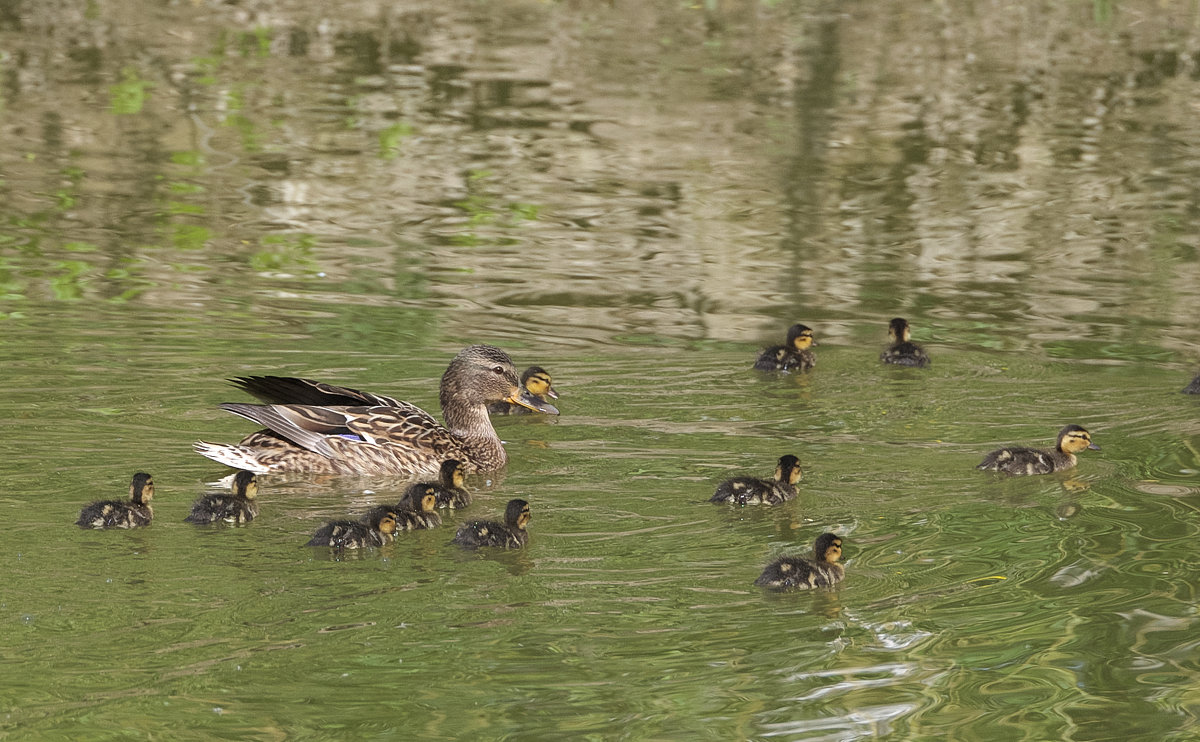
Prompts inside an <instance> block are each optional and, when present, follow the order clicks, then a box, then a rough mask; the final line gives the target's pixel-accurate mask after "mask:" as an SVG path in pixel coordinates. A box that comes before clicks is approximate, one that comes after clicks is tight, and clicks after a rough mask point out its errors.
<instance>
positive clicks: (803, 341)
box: [787, 325, 817, 350]
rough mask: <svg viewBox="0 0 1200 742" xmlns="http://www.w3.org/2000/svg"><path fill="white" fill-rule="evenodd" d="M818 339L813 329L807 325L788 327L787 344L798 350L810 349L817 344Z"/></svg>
mask: <svg viewBox="0 0 1200 742" xmlns="http://www.w3.org/2000/svg"><path fill="white" fill-rule="evenodd" d="M816 344H817V341H816V340H815V339H814V338H813V331H812V328H811V327H808V326H807V325H792V326H791V327H789V328H788V334H787V345H788V347H791V348H795V349H796V350H808V349H809V348H811V347H812V346H814V345H816Z"/></svg>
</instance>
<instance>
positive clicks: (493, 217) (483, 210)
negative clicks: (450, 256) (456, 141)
mask: <svg viewBox="0 0 1200 742" xmlns="http://www.w3.org/2000/svg"><path fill="white" fill-rule="evenodd" d="M493 175H494V173H492V172H491V171H490V170H472V171H470V172H469V173H468V174H467V196H466V197H465V198H463V199H460V200H458V201H456V202H455V203H454V206H455V207H456V208H458V209H460V210H462V211H464V212H465V213H466V214H467V226H468V227H469V228H470V229H471V230H472V231H467V232H462V233H460V234H456V235H454V237H453V238H452V242H453V243H454V244H456V245H468V246H470V245H483V244H512V243H513V242H515V239H513V238H504V239H501V238H492V239H485V238H483V237H482V236H481V235H479V234H478V233H477V232H475V231H473V230H474V229H476V228H479V227H487V226H494V227H500V228H502V229H508V228H512V227H515V226H517V225H519V224H520V223H521V222H524V221H534V220H536V219H537V218H538V215H539V213H541V207H540V206H538V205H536V204H529V203H521V202H518V201H510V202H508V203H497V201H498V200H499V199H497V198H496V197H495V196H493V195H491V194H489V193H486V192H485V191H486V185H485V184H486V182H487V181H488V180H489V179H491V178H492V177H493Z"/></svg>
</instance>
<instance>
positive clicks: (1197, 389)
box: [1183, 374, 1200, 394]
mask: <svg viewBox="0 0 1200 742" xmlns="http://www.w3.org/2000/svg"><path fill="white" fill-rule="evenodd" d="M1183 393H1184V394H1200V374H1196V378H1194V379H1192V383H1191V384H1188V385H1187V386H1185V387H1184V388H1183Z"/></svg>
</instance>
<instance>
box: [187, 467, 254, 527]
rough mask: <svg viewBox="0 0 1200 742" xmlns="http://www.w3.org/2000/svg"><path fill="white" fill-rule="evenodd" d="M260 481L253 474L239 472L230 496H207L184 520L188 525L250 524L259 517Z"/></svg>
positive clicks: (198, 501)
mask: <svg viewBox="0 0 1200 742" xmlns="http://www.w3.org/2000/svg"><path fill="white" fill-rule="evenodd" d="M257 497H258V480H257V479H256V478H255V476H254V473H253V472H248V471H239V472H238V473H237V474H236V475H235V476H234V477H233V492H232V493H230V494H228V495H227V494H224V493H220V494H214V495H206V496H204V497H202V498H200V499H199V500H197V501H196V502H195V503H194V504H193V505H192V513H191V515H189V516H188V517H186V518H184V521H186V522H188V523H215V522H216V521H218V520H223V521H226V522H229V523H249V522H250V521H252V520H254V519H255V518H256V517H258V502H257V501H256V498H257Z"/></svg>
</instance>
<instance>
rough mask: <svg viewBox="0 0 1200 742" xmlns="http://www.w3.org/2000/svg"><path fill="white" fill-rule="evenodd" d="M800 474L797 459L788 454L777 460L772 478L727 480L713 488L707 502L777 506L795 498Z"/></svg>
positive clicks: (735, 478)
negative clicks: (712, 492) (713, 491)
mask: <svg viewBox="0 0 1200 742" xmlns="http://www.w3.org/2000/svg"><path fill="white" fill-rule="evenodd" d="M802 475H803V472H802V471H801V469H800V460H799V459H797V458H796V457H795V456H792V455H791V454H788V455H786V456H781V457H780V458H779V465H778V466H776V467H775V478H774V479H758V478H757V477H734V478H733V479H727V480H725V481H724V482H722V483H721V484H720V485H718V486H717V491H716V492H715V493H714V494H713V496H712V497H711V498H709V500H708V501H709V502H727V503H731V504H733V505H778V504H779V503H781V502H785V501H787V500H791V499H792V498H794V497H795V496H796V483H797V482H799V481H800V478H801V476H802Z"/></svg>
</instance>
